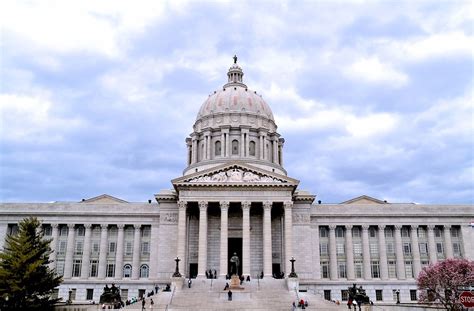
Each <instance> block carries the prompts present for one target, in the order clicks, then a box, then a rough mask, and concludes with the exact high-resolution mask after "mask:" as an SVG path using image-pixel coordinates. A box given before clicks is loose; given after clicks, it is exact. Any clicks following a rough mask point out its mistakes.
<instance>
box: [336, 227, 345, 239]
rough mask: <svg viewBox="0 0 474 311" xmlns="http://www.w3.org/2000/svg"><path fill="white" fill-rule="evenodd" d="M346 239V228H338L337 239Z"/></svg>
mask: <svg viewBox="0 0 474 311" xmlns="http://www.w3.org/2000/svg"><path fill="white" fill-rule="evenodd" d="M343 237H344V228H343V227H337V228H336V238H343Z"/></svg>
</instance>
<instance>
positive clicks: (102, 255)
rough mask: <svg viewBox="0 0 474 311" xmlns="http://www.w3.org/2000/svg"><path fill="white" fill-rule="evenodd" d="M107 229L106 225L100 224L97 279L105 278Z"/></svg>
mask: <svg viewBox="0 0 474 311" xmlns="http://www.w3.org/2000/svg"><path fill="white" fill-rule="evenodd" d="M107 231H108V225H100V249H99V271H98V276H99V279H104V278H105V272H106V268H107V252H108V248H107V246H108V245H107Z"/></svg>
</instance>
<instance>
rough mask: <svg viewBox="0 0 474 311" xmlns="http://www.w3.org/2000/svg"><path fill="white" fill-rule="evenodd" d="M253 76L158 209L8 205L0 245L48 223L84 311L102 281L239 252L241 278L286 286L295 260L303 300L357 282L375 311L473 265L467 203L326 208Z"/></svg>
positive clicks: (129, 292)
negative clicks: (422, 279) (452, 265)
mask: <svg viewBox="0 0 474 311" xmlns="http://www.w3.org/2000/svg"><path fill="white" fill-rule="evenodd" d="M243 76H244V73H243V70H242V68H241V67H240V66H239V65H238V64H237V59H236V58H235V59H234V63H233V64H232V65H231V67H230V68H229V70H228V72H227V83H225V84H224V85H223V86H222V87H220V88H219V90H217V91H215V92H213V93H212V94H211V95H210V96H209V97H208V98H207V99H206V100H205V101H204V103H203V104H202V106H201V107H200V109H199V111H198V112H197V117H196V121H195V122H194V125H193V130H192V133H191V134H190V135H189V137H187V138H186V140H185V143H186V147H187V153H186V155H183V162H185V163H183V167H184V170H183V174H182V176H179V177H177V178H175V179H173V180H171V184H172V189H170V190H164V191H163V190H162V191H160V192H159V193H157V194H155V199H156V202H152V201H148V202H139V203H136V202H127V201H126V200H124V199H126V198H116V197H112V196H109V195H106V194H104V195H100V196H97V197H94V198H89V199H83V200H81V201H79V202H54V203H0V239H1V240H4V238H5V236H6V235H8V234H14V233H15V232H16V231H17V230H18V222H19V221H20V220H22V219H23V218H25V217H28V216H36V217H38V218H39V219H40V221H41V222H42V223H43V227H44V232H45V234H46V236H48V237H49V238H52V243H51V247H52V249H53V250H54V252H53V253H52V255H51V256H52V258H51V259H52V260H53V262H52V263H51V267H52V268H54V269H56V272H57V273H58V274H60V275H62V276H63V280H64V281H63V283H62V284H61V285H60V287H59V288H58V290H57V291H56V293H55V294H56V295H57V296H59V297H62V298H63V299H64V300H67V299H68V298H71V299H72V300H73V302H75V303H80V302H87V301H95V302H98V301H99V297H100V294H101V293H102V289H103V288H104V286H105V284H109V285H110V284H111V283H115V285H116V286H119V287H120V291H121V295H122V299H123V300H126V299H128V298H131V297H138V296H144V295H146V294H147V293H148V292H150V291H153V290H154V289H155V287H160V288H162V287H163V286H165V285H166V284H168V283H171V281H170V280H171V277H172V275H173V273H174V272H175V265H176V263H175V261H174V260H175V258H176V257H178V258H179V259H180V261H179V264H178V265H179V271H180V272H181V274H182V275H183V277H185V278H186V279H187V278H189V277H191V278H196V281H195V282H197V281H198V280H200V279H204V280H206V277H207V276H209V270H210V272H212V274H214V273H215V274H216V279H217V280H225V279H226V276H227V275H228V274H230V262H229V260H230V258H231V257H232V256H233V254H234V253H236V254H237V256H238V257H239V258H240V263H239V267H238V271H239V273H241V274H243V275H244V276H250V277H251V278H252V280H254V279H255V280H256V278H257V276H258V277H262V278H263V280H268V282H270V280H274V278H275V277H276V278H281V276H283V277H284V278H288V274H289V272H290V271H291V262H290V259H292V257H293V258H294V259H295V260H296V262H295V270H296V273H297V274H298V281H299V285H298V286H299V291H300V292H311V293H314V294H315V295H319V296H320V297H322V298H324V299H327V300H339V301H342V302H343V301H345V300H347V288H348V287H350V286H351V285H352V284H353V283H357V284H358V285H362V286H363V287H364V289H366V291H367V295H368V296H369V297H370V299H371V300H372V301H373V302H374V303H375V304H377V303H379V302H384V303H394V301H395V293H396V292H397V291H398V293H399V298H400V300H401V301H402V302H416V300H417V299H418V295H419V293H418V292H417V286H416V277H417V275H418V273H419V272H420V271H421V269H422V268H423V267H424V266H427V265H429V264H431V263H436V262H437V261H441V260H444V259H446V258H452V257H462V258H468V259H470V260H473V259H474V242H473V241H474V239H473V237H474V229H473V227H472V225H471V222H472V220H473V210H474V209H473V206H472V205H470V204H466V205H445V204H440V205H436V204H429V205H425V204H414V203H394V202H386V201H383V200H379V199H377V198H372V197H369V196H365V195H363V194H361V196H359V197H357V198H352V199H350V198H348V200H347V201H345V202H341V203H339V204H325V203H322V202H321V201H318V200H317V198H316V195H315V194H312V193H310V192H308V191H304V190H301V189H299V188H298V184H299V181H298V179H297V176H294V177H290V176H288V175H287V172H286V170H285V163H284V159H285V157H284V153H285V148H284V144H285V139H284V138H283V136H282V135H281V134H284V133H279V132H278V127H277V124H276V123H275V119H274V117H273V113H272V110H271V108H270V106H269V105H268V104H267V103H266V102H265V100H264V99H263V98H262V95H260V94H259V93H257V92H256V91H253V90H251V89H250V88H248V87H247V85H246V84H245V83H244V79H243ZM183 126H186V125H183ZM138 134H139V133H137V135H138ZM387 178H389V176H387ZM334 186H335V187H337V185H334ZM79 200H80V199H79ZM263 280H262V281H263ZM278 281H281V280H278ZM275 282H277V280H276V279H275Z"/></svg>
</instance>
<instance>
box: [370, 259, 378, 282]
mask: <svg viewBox="0 0 474 311" xmlns="http://www.w3.org/2000/svg"><path fill="white" fill-rule="evenodd" d="M370 270H371V272H372V277H373V278H379V277H380V265H379V261H378V260H372V261H371V262H370Z"/></svg>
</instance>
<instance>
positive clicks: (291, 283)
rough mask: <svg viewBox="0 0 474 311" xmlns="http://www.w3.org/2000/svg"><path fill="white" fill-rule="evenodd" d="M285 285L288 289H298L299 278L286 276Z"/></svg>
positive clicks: (291, 290) (292, 290)
mask: <svg viewBox="0 0 474 311" xmlns="http://www.w3.org/2000/svg"><path fill="white" fill-rule="evenodd" d="M286 285H287V286H288V291H290V292H294V291H297V292H298V291H299V289H300V280H299V279H298V278H287V279H286Z"/></svg>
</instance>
